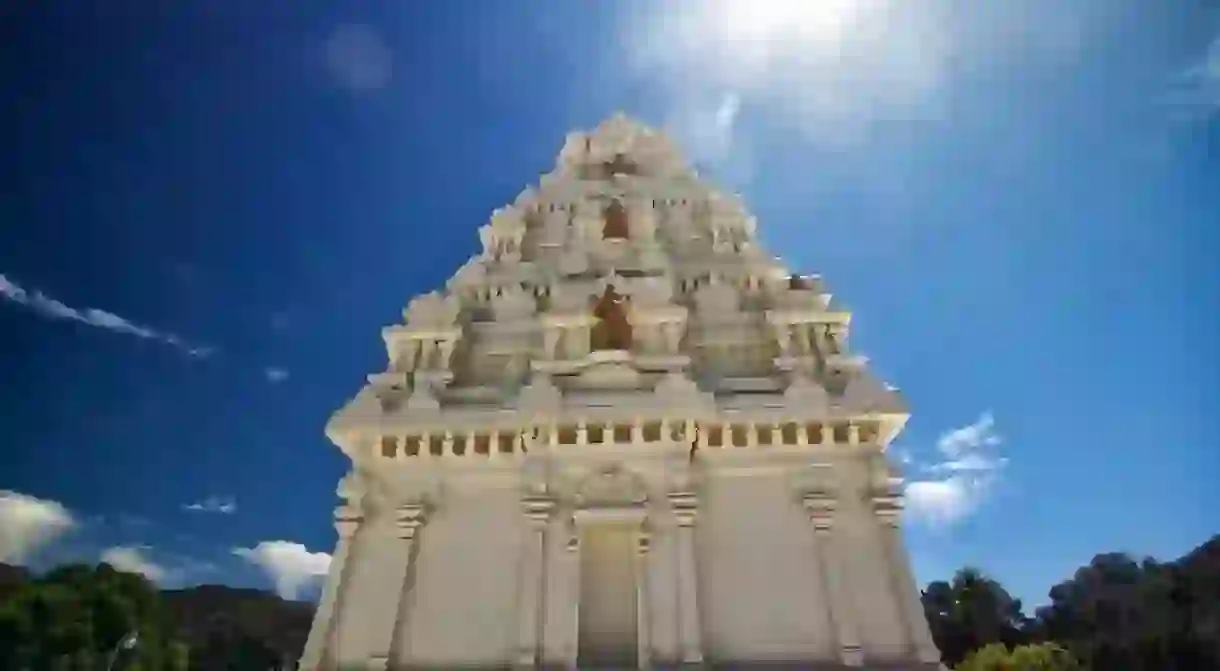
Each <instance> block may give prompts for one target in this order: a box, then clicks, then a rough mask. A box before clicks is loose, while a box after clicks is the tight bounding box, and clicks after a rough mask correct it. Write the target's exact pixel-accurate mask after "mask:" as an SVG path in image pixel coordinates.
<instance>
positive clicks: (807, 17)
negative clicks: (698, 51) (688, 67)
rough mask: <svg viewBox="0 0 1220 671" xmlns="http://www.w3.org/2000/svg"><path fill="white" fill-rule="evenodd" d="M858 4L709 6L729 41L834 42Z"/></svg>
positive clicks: (763, 0) (824, 0)
mask: <svg viewBox="0 0 1220 671" xmlns="http://www.w3.org/2000/svg"><path fill="white" fill-rule="evenodd" d="M864 1H867V0H864ZM861 4H862V0H744V1H742V0H737V1H734V0H726V1H723V2H718V3H713V5H714V6H715V14H716V20H715V23H717V24H719V25H717V28H718V29H719V32H720V33H721V35H722V36H723V37H724V38H725V39H727V40H729V41H730V42H756V41H759V40H777V39H778V40H783V39H788V40H791V39H800V40H811V41H837V39H838V38H839V37H840V36H841V34H842V32H843V29H844V28H845V27H846V26H847V25H848V24H849V23H850V22H851V21H852V19H853V18H855V16H856V15H857V12H858V11H859V10H860V8H861Z"/></svg>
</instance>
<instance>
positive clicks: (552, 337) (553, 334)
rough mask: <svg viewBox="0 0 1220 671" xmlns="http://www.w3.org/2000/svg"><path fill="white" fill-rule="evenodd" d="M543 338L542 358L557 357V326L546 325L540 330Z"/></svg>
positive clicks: (550, 358) (551, 358)
mask: <svg viewBox="0 0 1220 671" xmlns="http://www.w3.org/2000/svg"><path fill="white" fill-rule="evenodd" d="M542 340H543V355H542V357H543V359H548V360H553V359H556V358H558V357H557V356H556V354H557V353H558V349H559V327H558V326H553V325H547V326H546V328H545V330H543V332H542Z"/></svg>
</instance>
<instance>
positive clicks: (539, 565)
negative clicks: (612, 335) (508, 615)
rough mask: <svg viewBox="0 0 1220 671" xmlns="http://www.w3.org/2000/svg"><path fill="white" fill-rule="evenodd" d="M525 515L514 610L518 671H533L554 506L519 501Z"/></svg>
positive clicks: (535, 500)
mask: <svg viewBox="0 0 1220 671" xmlns="http://www.w3.org/2000/svg"><path fill="white" fill-rule="evenodd" d="M521 508H522V511H523V512H524V513H525V518H526V525H525V539H524V545H523V547H522V549H521V553H522V556H521V592H520V595H521V596H520V601H519V602H518V607H517V608H518V609H517V663H516V668H518V669H532V668H534V666H535V664H537V662H538V652H539V650H540V649H541V642H542V640H541V639H542V622H543V619H542V609H543V593H542V587H543V582H542V581H543V562H544V561H545V558H546V525H547V522H548V521H549V520H550V518H551V511H552V510H553V509H554V508H555V502H554V501H552V500H550V499H548V498H545V497H540V496H530V497H527V498H525V499H523V500H522V501H521Z"/></svg>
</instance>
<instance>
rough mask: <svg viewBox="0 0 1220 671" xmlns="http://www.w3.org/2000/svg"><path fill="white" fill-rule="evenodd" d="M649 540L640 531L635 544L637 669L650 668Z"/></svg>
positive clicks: (644, 530)
mask: <svg viewBox="0 0 1220 671" xmlns="http://www.w3.org/2000/svg"><path fill="white" fill-rule="evenodd" d="M650 547H651V540H650V539H649V536H648V530H647V529H640V531H639V535H638V536H637V537H636V543H635V625H636V646H637V652H636V660H637V664H638V668H640V669H651V668H652V617H651V614H652V608H651V605H652V604H651V603H650V599H649V594H650V592H651V590H650V589H649V580H648V551H649V549H650Z"/></svg>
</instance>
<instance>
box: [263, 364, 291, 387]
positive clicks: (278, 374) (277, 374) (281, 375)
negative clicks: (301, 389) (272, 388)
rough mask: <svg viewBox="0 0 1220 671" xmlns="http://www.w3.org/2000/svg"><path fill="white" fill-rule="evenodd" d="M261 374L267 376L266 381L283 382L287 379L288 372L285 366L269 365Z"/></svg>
mask: <svg viewBox="0 0 1220 671" xmlns="http://www.w3.org/2000/svg"><path fill="white" fill-rule="evenodd" d="M263 374H264V375H266V376H267V381H268V382H273V383H274V382H283V381H284V380H287V379H288V376H289V373H288V369H287V368H279V367H276V366H269V367H267V368H264V369H263Z"/></svg>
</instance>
